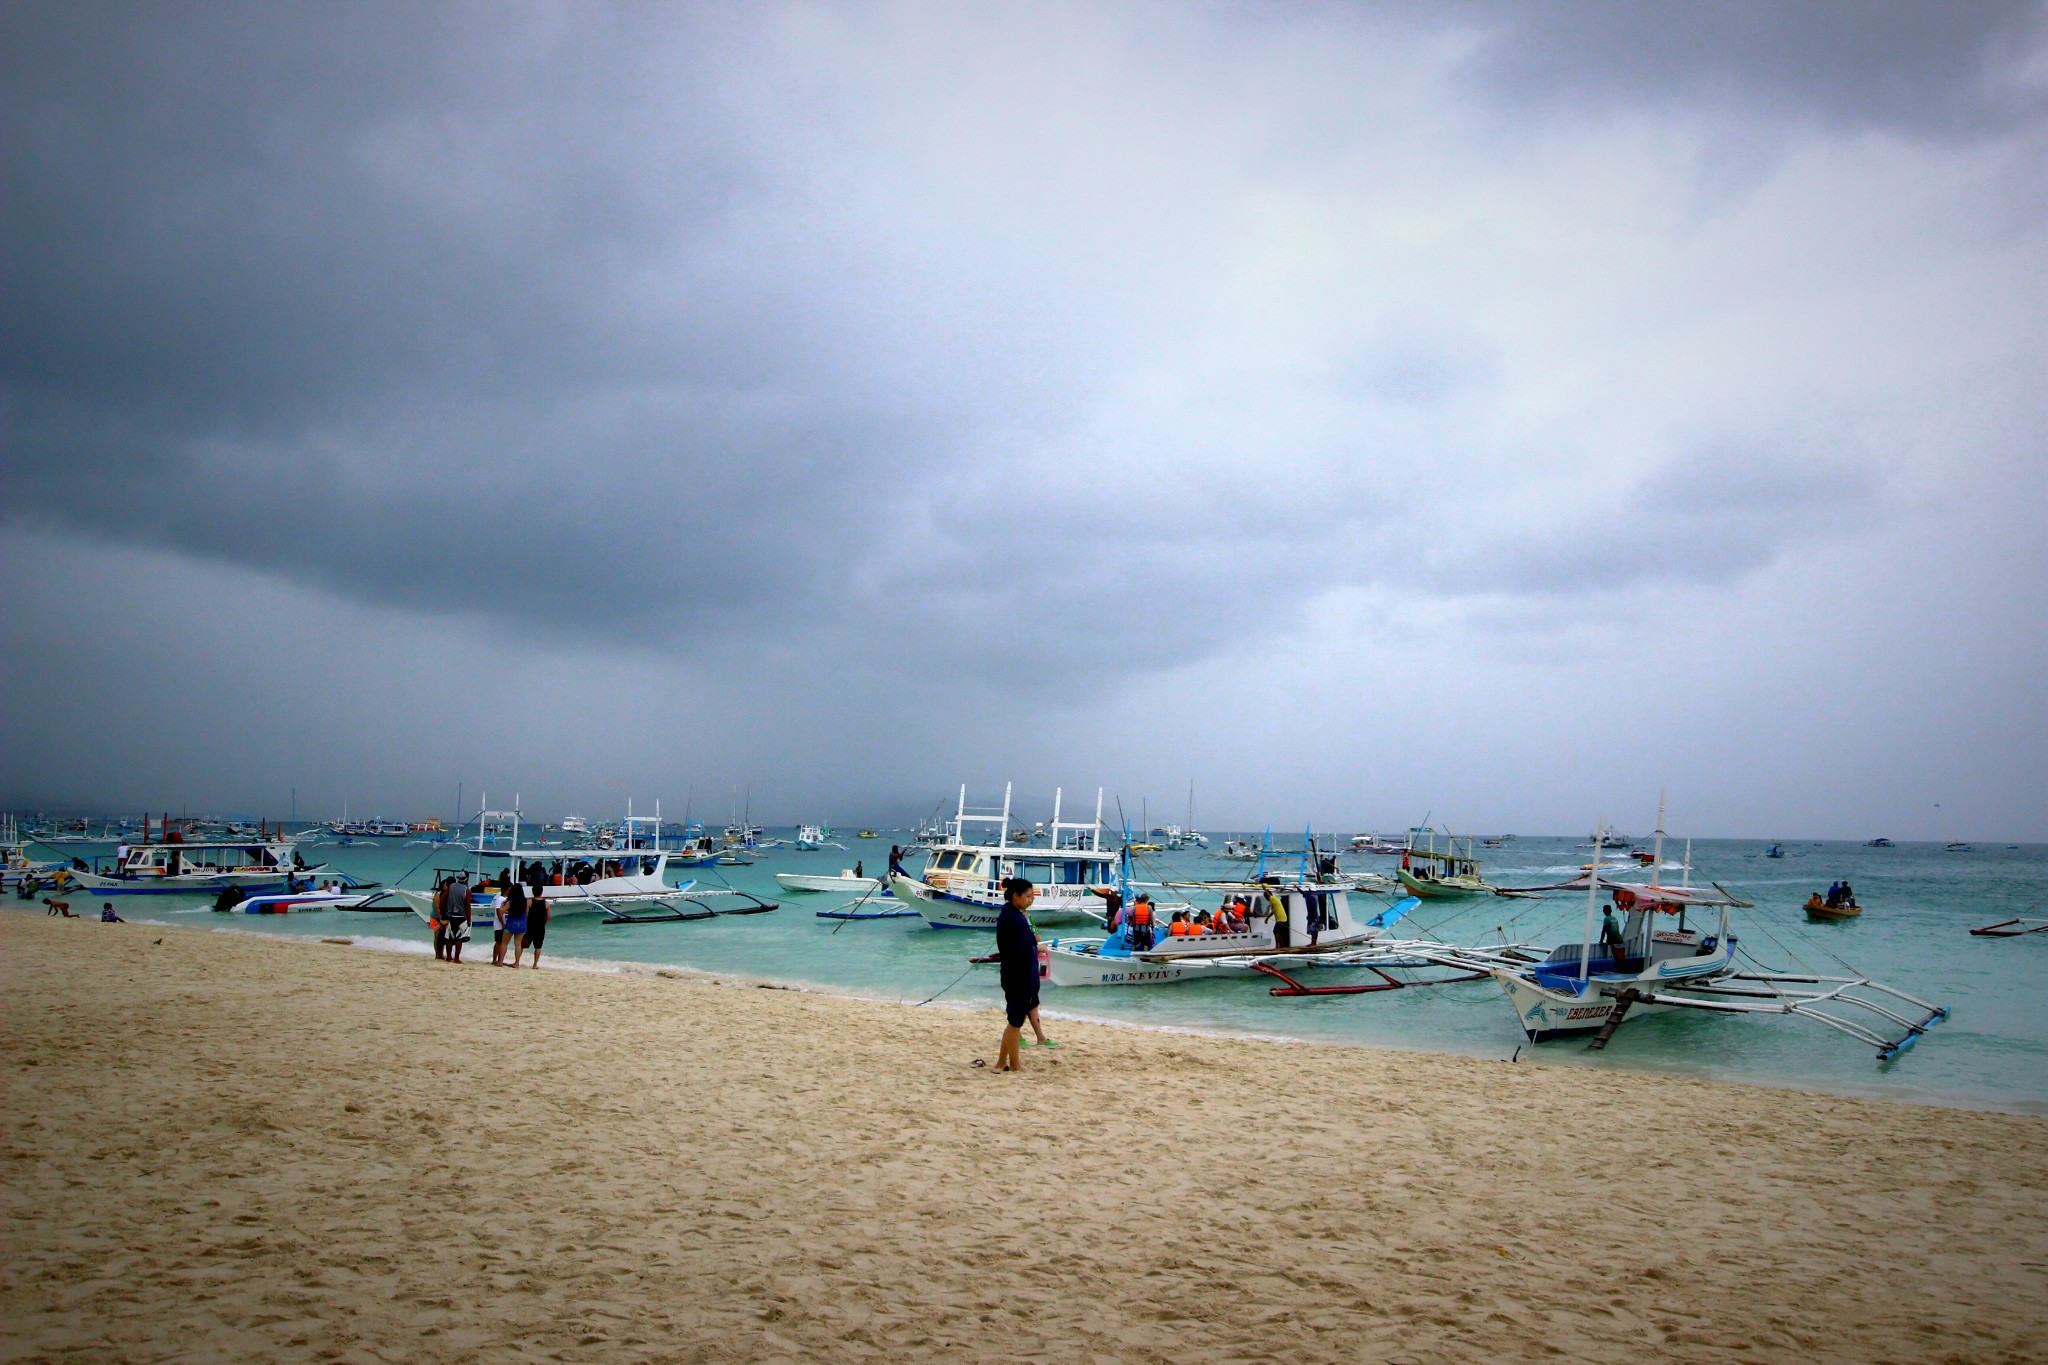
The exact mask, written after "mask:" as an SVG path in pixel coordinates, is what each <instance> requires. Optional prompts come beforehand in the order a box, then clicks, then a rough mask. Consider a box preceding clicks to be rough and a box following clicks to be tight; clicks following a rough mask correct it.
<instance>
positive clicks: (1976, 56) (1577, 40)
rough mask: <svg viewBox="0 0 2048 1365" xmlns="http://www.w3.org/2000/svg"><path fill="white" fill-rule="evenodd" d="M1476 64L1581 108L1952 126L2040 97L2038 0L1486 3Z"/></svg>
mask: <svg viewBox="0 0 2048 1365" xmlns="http://www.w3.org/2000/svg"><path fill="white" fill-rule="evenodd" d="M1482 9H1483V10H1487V11H1490V12H1491V15H1490V17H1491V20H1492V23H1491V24H1490V25H1489V28H1490V31H1489V33H1488V37H1487V39H1486V40H1485V42H1484V43H1483V44H1482V45H1481V46H1480V47H1479V49H1478V50H1477V51H1476V52H1475V54H1474V56H1473V68H1472V72H1473V76H1474V78H1475V80H1476V81H1477V82H1478V83H1479V85H1480V86H1481V87H1482V88H1484V89H1486V90H1488V91H1489V92H1491V93H1492V94H1494V95H1495V96H1497V97H1501V98H1507V99H1512V100H1517V101H1520V102H1529V103H1537V104H1563V105H1575V106H1580V107H1600V106H1611V105H1623V106H1637V107H1641V106H1662V107H1676V108H1699V107H1708V108H1712V109H1715V110H1718V111H1720V112H1722V113H1723V114H1725V115H1728V116H1730V117H1732V118H1734V119H1736V120H1737V121H1739V122H1741V123H1744V124H1750V125H1758V124H1765V125H1767V124H1769V123H1771V122H1774V121H1777V120H1780V119H1790V120H1794V121H1801V120H1812V121H1817V122H1820V123H1824V124H1827V125H1831V126H1833V127H1836V128H1840V129H1845V130H1850V131H1855V130H1862V129H1881V130H1886V131H1892V132H1900V133H1906V134H1909V135H1921V136H1932V137H1940V138H1957V137H1970V136H1978V135H1984V134H1989V133H1998V132H2003V131H2005V130H2007V129H2010V128H2012V127H2014V126H2016V125H2017V124H2019V123H2021V122H2023V121H2026V120H2030V119H2038V118H2040V117H2041V115H2042V113H2043V111H2044V109H2048V91H2044V88H2043V85H2042V82H2041V79H2040V76H2039V73H2038V71H2036V72H2033V73H2029V72H2028V71H2027V70H2026V64H2027V62H2028V60H2029V58H2030V57H2032V56H2033V55H2035V54H2037V53H2038V52H2039V48H2040V43H2041V40H2042V38H2043V36H2044V23H2043V7H2042V6H2041V5H2040V4H2039V3H2037V0H1954V2H1953V3H1939V4H1927V3H1920V2H1919V0H1867V2H1866V3H1813V4H1806V3H1785V2H1784V0H1724V2H1723V3H1714V4H1694V3H1687V0H1648V2H1645V3H1584V2H1580V3H1573V2H1572V0H1534V3H1515V4H1505V5H1501V6H1498V7H1494V6H1484V7H1482Z"/></svg>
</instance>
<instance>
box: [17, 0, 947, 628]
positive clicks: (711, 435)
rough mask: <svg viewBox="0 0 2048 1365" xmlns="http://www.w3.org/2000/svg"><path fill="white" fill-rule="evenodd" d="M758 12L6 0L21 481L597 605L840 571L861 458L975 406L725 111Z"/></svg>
mask: <svg viewBox="0 0 2048 1365" xmlns="http://www.w3.org/2000/svg"><path fill="white" fill-rule="evenodd" d="M737 41H738V40H736V39H735V38H734V37H733V36H732V35H731V34H728V33H723V32H720V31H719V30H718V29H717V28H716V27H715V26H713V25H701V24H700V25H697V26H696V27H695V28H692V27H691V26H689V25H687V24H683V25H678V24H677V23H674V22H670V21H667V20H664V21H663V22H662V23H660V24H654V23H652V22H651V21H650V19H649V18H648V16H645V15H642V14H638V13H636V12H633V11H625V10H604V9H594V8H593V9H575V10H563V11H549V10H544V9H535V10H529V11H524V12H518V13H515V12H511V11H503V10H486V9H433V10H428V9H423V8H421V7H411V6H392V7H388V8H376V7H333V8H321V9H318V10H313V9H304V8H291V7H278V6H263V5H257V6H250V7H240V6H204V7H155V8H151V9H147V10H137V9H133V8H129V7H115V8H110V9H96V8H91V7H61V8H60V7H54V6H53V7H45V8H32V9H17V10H15V11H13V16H12V18H11V19H10V21H9V41H8V42H7V44H6V49H7V58H6V60H7V62H8V70H7V72H6V86H7V91H8V94H7V108H6V114H5V118H6V124H7V129H8V137H7V146H8V151H7V156H8V180H9V183H10V186H11V187H12V192H11V193H10V196H9V205H8V212H7V223H6V252H5V254H6V257H7V261H8V267H7V268H8V277H7V297H8V306H7V325H6V341H5V350H4V353H0V362H4V366H5V382H6V387H7V397H8V409H9V423H10V431H9V446H10V453H11V459H10V465H11V475H10V481H11V484H12V487H13V490H14V492H15V494H16V495H17V497H18V499H19V501H17V502H14V503H13V507H14V510H15V511H16V513H17V514H21V513H22V512H23V511H24V510H25V509H33V512H34V514H36V515H40V516H44V517H55V518H58V519H60V520H62V521H64V522H67V523H69V524H71V525H74V526H76V527H79V528H81V529H84V530H88V531H91V532H94V533H98V534H103V535H110V536H116V537H121V538H129V537H135V538H140V539H143V540H147V541H154V542H157V543H160V544H166V545H169V546H172V547H175V548H179V549H183V550H186V551H189V552H192V553H196V554H200V555H205V556H213V557H220V558H224V559H229V560H233V561H238V562H242V563H248V564H252V565H256V566H259V567H264V568H268V569H272V570H275V571H278V572H281V573H283V574H286V575H287V576H290V577H293V578H296V579H299V580H300V581H304V582H311V583H316V584H319V585H321V586H324V587H327V588H330V589H333V590H336V591H340V592H344V593H348V594H351V595H362V596H365V597H368V598H370V599H381V600H390V601H407V602H414V603H421V602H431V601H433V600H435V599H453V600H455V601H458V602H461V601H466V600H471V599H475V598H477V597H480V596H482V595H484V594H488V595H489V596H490V597H491V598H493V599H495V600H497V601H501V602H507V603H517V604H518V605H517V606H516V607H514V608H513V609H512V610H513V612H514V613H515V614H519V613H524V614H540V615H544V616H548V617H552V618H554V619H557V620H560V621H564V622H566V623H568V624H569V625H570V626H571V627H572V628H573V627H574V626H575V624H576V623H578V622H579V621H587V620H590V619H591V618H593V617H595V618H598V619H602V618H605V617H607V616H611V615H616V614H619V613H625V612H632V613H636V614H640V615H642V616H645V615H647V614H648V610H649V605H650V603H653V604H659V606H660V608H661V611H660V612H659V615H661V616H664V617H667V618H669V619H671V620H673V619H675V618H677V617H678V616H681V617H684V618H687V617H688V615H689V611H690V609H692V608H697V609H704V610H711V609H717V608H718V607H719V606H720V601H719V599H720V598H721V597H723V596H726V595H727V590H731V591H734V592H738V593H746V594H761V593H769V594H775V593H791V592H794V591H796V590H797V587H798V585H799V584H801V583H803V582H805V581H806V580H807V579H808V580H814V581H820V582H822V581H823V579H824V574H823V572H822V569H821V560H820V558H819V553H820V551H821V549H823V548H824V547H826V546H829V545H830V544H831V541H832V538H833V537H834V536H846V535H850V534H852V533H853V532H854V531H855V530H856V529H857V528H858V527H859V525H860V524H861V523H862V521H863V519H864V518H866V517H871V516H872V515H873V514H874V512H875V510H876V509H875V501H874V497H873V494H872V492H871V491H870V490H869V488H868V487H867V486H866V480H867V476H869V475H870V474H871V473H872V472H873V471H874V470H875V469H876V468H878V467H888V466H892V465H893V466H895V467H896V468H898V469H899V470H900V469H905V468H914V459H911V460H906V459H904V458H902V457H903V456H904V453H905V452H915V451H917V450H920V449H929V448H930V446H931V444H932V440H933V432H934V430H935V429H936V428H938V427H940V426H942V425H943V424H944V423H945V422H946V420H947V415H946V414H945V413H944V412H943V411H940V410H938V409H937V408H936V407H935V406H929V405H928V406H925V407H923V408H921V409H918V410H913V408H912V406H911V405H910V404H908V403H906V402H905V401H904V400H905V395H904V393H903V385H902V384H900V383H899V382H896V381H895V379H894V378H893V377H892V376H890V375H888V374H887V373H886V370H887V367H888V362H887V361H886V360H885V361H882V362H880V363H877V361H876V359H875V357H873V356H872V355H869V354H867V353H866V352H865V348H864V345H863V343H862V342H861V341H860V339H858V338H856V337H855V336H854V335H852V334H851V332H850V330H849V325H848V318H847V313H848V312H849V311H850V310H849V309H848V307H847V306H846V300H845V298H844V290H843V284H842V280H841V271H842V268H843V267H844V266H845V264H846V263H845V262H844V261H843V260H840V259H835V248H834V245H833V243H832V242H831V241H830V239H829V234H827V235H822V236H821V235H817V234H795V235H792V234H791V233H790V231H789V228H788V223H789V215H788V214H786V213H778V212H777V211H774V209H775V206H772V205H764V203H763V197H762V196H763V191H762V190H761V187H760V186H759V184H758V183H757V182H756V179H755V178H754V176H753V172H752V169H751V167H750V165H749V163H748V159H747V157H746V156H745V155H743V154H742V152H741V151H740V150H739V149H736V148H735V147H734V146H732V145H731V144H732V142H733V140H734V139H735V138H737V137H740V136H743V135H745V131H746V130H745V129H743V128H739V127H737V125H738V124H739V123H741V122H743V120H740V119H737V118H735V117H734V116H731V115H730V114H729V113H728V112H727V111H725V110H723V109H721V107H720V104H721V101H722V100H723V99H726V98H728V97H729V95H730V93H731V92H730V91H722V90H721V87H720V75H719V71H720V68H721V65H722V64H723V63H728V62H731V61H734V60H736V59H737V54H736V53H735V50H734V48H735V43H736V42H737ZM655 85H658V86H659V91H660V98H659V99H658V100H655V99H649V98H647V95H648V91H649V88H650V87H651V86H655ZM652 293H660V294H665V295H666V297H652V298H650V297H649V295H650V294H652ZM875 321H877V322H878V323H885V319H883V318H880V317H877V318H876V319H875ZM941 387H943V386H941Z"/></svg>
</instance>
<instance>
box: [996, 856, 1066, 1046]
mask: <svg viewBox="0 0 2048 1365" xmlns="http://www.w3.org/2000/svg"><path fill="white" fill-rule="evenodd" d="M1037 899H1038V888H1037V887H1035V886H1033V885H1032V884H1031V882H1030V881H1029V880H1028V879H1026V878H1024V877H1012V878H1010V879H1009V880H1008V881H1006V882H1004V883H1003V909H1002V913H1001V914H999V915H997V916H996V956H997V957H998V958H999V959H1000V960H1001V963H1002V973H1003V1008H1004V1010H1005V1012H1006V1018H1007V1020H1008V1023H1007V1024H1006V1026H1005V1027H1004V1029H1003V1041H1002V1043H1001V1044H1000V1045H999V1046H998V1047H997V1048H996V1070H998V1071H1016V1070H1019V1069H1020V1068H1021V1065H1022V1061H1023V1047H1024V1025H1025V1023H1026V1021H1029V1023H1030V1024H1031V1031H1032V1033H1034V1034H1036V1035H1037V1037H1038V1045H1039V1046H1040V1047H1051V1046H1052V1043H1051V1042H1050V1041H1048V1040H1047V1038H1046V1036H1045V1028H1044V1026H1043V1025H1042V1024H1040V1023H1039V1021H1038V935H1037V934H1035V933H1033V932H1032V931H1031V920H1030V919H1029V918H1028V917H1027V914H1026V912H1027V911H1029V910H1030V909H1031V903H1032V902H1033V901H1035V900H1037Z"/></svg>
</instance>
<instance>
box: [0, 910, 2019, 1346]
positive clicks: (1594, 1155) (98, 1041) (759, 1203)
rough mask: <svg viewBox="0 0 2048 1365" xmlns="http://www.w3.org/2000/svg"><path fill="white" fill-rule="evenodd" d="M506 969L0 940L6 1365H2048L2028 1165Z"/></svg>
mask: <svg viewBox="0 0 2048 1365" xmlns="http://www.w3.org/2000/svg"><path fill="white" fill-rule="evenodd" d="M479 947H480V948H481V953H480V954H479V955H480V956H481V957H483V958H484V959H485V960H486V963H487V960H488V957H489V946H488V944H482V945H472V953H476V952H477V950H478V949H479ZM486 963H476V964H465V965H464V966H461V967H453V966H446V965H443V964H440V963H436V962H434V961H433V960H432V959H431V958H424V957H417V956H405V955H399V954H390V953H379V952H372V951H367V950H363V949H358V948H351V947H345V946H334V945H328V944H322V943H317V942H305V941H283V940H276V939H262V938H255V937H249V936H241V935H229V934H214V933H207V932H204V931H197V930H166V929H159V928H155V927H151V926H145V925H133V924H131V925H102V924H98V923H95V922H63V921H59V922H51V921H48V920H45V919H43V918H41V917H40V916H36V915H32V914H23V913H9V914H5V915H0V985H4V1000H5V1018H6V1028H5V1034H4V1039H0V1044H4V1056H0V1067H4V1075H5V1077H6V1094H5V1106H4V1108H5V1114H4V1118H5V1125H6V1128H5V1135H4V1152H0V1169H4V1171H5V1173H6V1177H5V1180H4V1198H5V1201H6V1208H5V1214H6V1229H7V1232H6V1240H5V1245H4V1249H0V1251H4V1254H0V1323H4V1326H0V1349H4V1358H5V1359H8V1360H38V1359H48V1360H128V1361H143V1360H169V1359H176V1360H194V1361H198V1360H229V1359H235V1360H290V1361H299V1360H307V1361H330V1360H341V1361H377V1360H382V1361H429V1362H438V1361H459V1360H484V1359H489V1360H518V1359H536V1360H564V1361H582V1360H589V1361H612V1360H623V1361H634V1360H765V1359H777V1358H784V1359H813V1358H823V1359H845V1360H863V1359H876V1360H895V1359H904V1358H941V1359H948V1360H953V1359H997V1358H1004V1359H1016V1358H1024V1359H1046V1360H1160V1361H1165V1360H1176V1361H1186V1360H1189V1359H1204V1360H1206V1359H1267V1358H1288V1359H1330V1360H1344V1361H1416V1362H1422V1361H1432V1362H1434V1361H1445V1362H1448V1361H1470V1360H1475V1359H1493V1358H1500V1359H1526V1358H1534V1357H1540V1356H1545V1355H1549V1356H1554V1357H1555V1358H1560V1359H1576V1360H1596V1361H1609V1360H1611V1361H1622V1360H1628V1361H1643V1360H1647V1359H1666V1360H1726V1359H1731V1358H1740V1359H1745V1360H1839V1361H1892V1360H1898V1361H1958V1362H1961V1361H1969V1362H1982V1361H2002V1360H2042V1359H2048V1160H2044V1158H2048V1120H2042V1119H2039V1118H2032V1117H2025V1116H2016V1115H2007V1114H1994V1113H1979V1112H1971V1111H1959V1110H1947V1109H1937V1108H1924V1107H1917V1106H1908V1105H1900V1104H1888V1103H1880V1102H1874V1101H1864V1100H1855V1099H1844V1098H1839V1097H1834V1096H1821V1095H1804V1094H1799V1093H1795V1092H1789V1091H1777V1090H1767V1089H1760V1088H1752V1087H1744V1086H1734V1085H1725V1084H1716V1083H1709V1082H1700V1081H1691V1080H1681V1079H1673V1078H1663V1077H1655V1076H1644V1075H1641V1074H1637V1073H1630V1074H1626V1075H1624V1074H1613V1073H1605V1072H1599V1071H1594V1070H1589V1069H1580V1068H1563V1067H1548V1066H1532V1065H1528V1064H1526V1063H1525V1064H1522V1065H1511V1064H1508V1063H1504V1062H1486V1061H1474V1060H1469V1059H1463V1058H1454V1057H1435V1056H1420V1055H1411V1054H1405V1053H1394V1052H1380V1051H1371V1050H1364V1049H1345V1048H1325V1047H1311V1046H1305V1045H1289V1044H1278V1043H1265V1042H1250V1041H1241V1040H1230V1039H1209V1038H1196V1037H1186V1036H1176V1035H1167V1034H1156V1033H1146V1032H1139V1031H1134V1030H1123V1029H1115V1028H1109V1027H1102V1026H1087V1025H1080V1024H1067V1023H1058V1022H1055V1023H1054V1024H1053V1025H1052V1027H1053V1029H1054V1032H1055V1036H1056V1037H1057V1038H1059V1039H1060V1040H1061V1042H1062V1043H1063V1044H1064V1046H1063V1047H1061V1048H1060V1049H1058V1050H1057V1051H1052V1052H1043V1051H1039V1050H1036V1049H1027V1050H1026V1053H1025V1058H1026V1063H1027V1066H1028V1068H1029V1069H1028V1070H1027V1071H1025V1072H1024V1073H1023V1074H1020V1075H1016V1076H1003V1075H997V1074H994V1073H993V1072H991V1071H990V1070H988V1069H986V1068H981V1069H977V1068H975V1067H973V1066H972V1065H971V1062H972V1060H973V1059H975V1058H984V1059H987V1058H992V1057H993V1055H994V1048H995V1041H996V1034H997V1031H998V1028H999V1020H998V1018H997V1017H996V1016H995V1015H994V1014H993V1013H964V1012H954V1011H945V1010H940V1009H937V1008H932V1009H910V1008H905V1007H901V1006H890V1005H881V1004H872V1003H867V1002H862V1001H853V1000H845V999H839V998H835V997H829V996H823V995H814V994H806V993H801V992H795V991H784V990H769V989H759V988H756V987H752V986H746V985H741V984H736V983H732V982H730V981H726V982H723V983H715V982H713V981H712V980H710V979H702V980H700V979H689V978H685V979H672V978H667V977H659V976H612V975H601V974H595V973H588V972H576V971H541V972H533V971H520V972H516V973H515V972H512V971H507V970H499V969H493V968H491V967H490V966H488V965H486ZM1915 1064H1917V1065H1928V1066H1934V1065H1938V1063H1937V1062H1936V1061H1935V1059H1934V1058H1933V1057H1932V1056H1929V1055H1926V1054H1924V1053H1923V1054H1922V1055H1919V1056H1917V1057H1916V1058H1915Z"/></svg>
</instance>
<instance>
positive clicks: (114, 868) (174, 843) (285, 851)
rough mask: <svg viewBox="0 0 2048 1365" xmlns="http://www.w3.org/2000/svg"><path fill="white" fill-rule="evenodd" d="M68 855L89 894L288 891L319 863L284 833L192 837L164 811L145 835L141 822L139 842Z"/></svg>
mask: <svg viewBox="0 0 2048 1365" xmlns="http://www.w3.org/2000/svg"><path fill="white" fill-rule="evenodd" d="M83 862H84V860H83V859H74V860H73V862H72V867H71V880H72V881H73V883H74V884H75V885H76V886H77V887H78V888H79V889H80V890H81V891H88V892H90V893H92V894H93V895H95V896H169V895H190V894H192V893H193V892H200V893H204V892H208V891H218V890H219V889H220V888H222V887H224V886H233V887H238V888H240V889H241V890H242V891H243V892H244V893H245V894H251V895H253V894H255V893H257V892H260V891H293V890H297V889H298V884H299V882H300V881H302V880H306V879H311V878H314V877H316V876H317V875H318V874H319V873H320V872H322V871H323V870H324V867H325V865H324V864H315V865H311V866H309V865H308V864H307V862H306V860H305V858H304V857H302V856H301V855H300V854H299V851H298V849H297V848H296V847H294V846H293V844H292V842H291V841H290V840H288V839H284V838H264V839H257V840H235V841H227V842H212V841H205V842H200V841H193V840H188V839H186V837H185V832H184V830H183V828H181V827H179V824H178V822H173V821H171V820H170V819H169V818H168V817H166V819H165V822H164V824H163V825H162V826H160V827H158V830H157V838H156V840H155V841H154V842H152V841H151V839H150V834H149V825H148V823H147V822H145V823H144V825H143V833H142V838H141V840H140V842H137V843H134V844H123V845H121V846H120V847H119V848H118V849H117V850H115V852H114V853H113V855H112V856H111V857H108V856H102V857H98V858H95V859H93V861H92V864H91V865H90V866H88V867H81V866H79V864H81V863H83Z"/></svg>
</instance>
